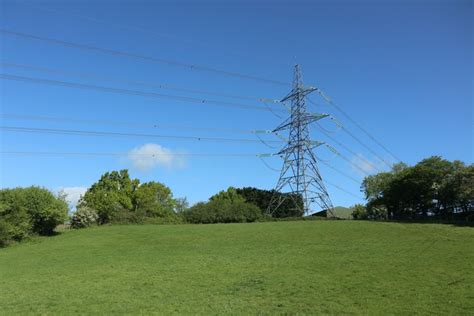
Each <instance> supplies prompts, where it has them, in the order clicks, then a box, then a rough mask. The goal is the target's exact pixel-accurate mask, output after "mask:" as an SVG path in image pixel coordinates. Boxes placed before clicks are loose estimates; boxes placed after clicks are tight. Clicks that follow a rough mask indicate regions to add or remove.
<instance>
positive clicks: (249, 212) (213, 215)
mask: <svg viewBox="0 0 474 316" xmlns="http://www.w3.org/2000/svg"><path fill="white" fill-rule="evenodd" d="M183 215H184V218H185V220H186V221H187V222H189V223H195V224H212V223H244V222H255V221H257V220H258V219H260V218H261V217H262V211H261V210H260V208H258V207H257V206H255V205H253V204H250V203H246V202H245V201H243V200H240V199H237V200H234V201H232V200H230V199H213V200H210V201H209V202H207V203H203V202H200V203H197V204H196V205H194V206H193V207H191V208H189V209H188V210H186V211H184V212H183Z"/></svg>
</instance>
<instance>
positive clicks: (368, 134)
mask: <svg viewBox="0 0 474 316" xmlns="http://www.w3.org/2000/svg"><path fill="white" fill-rule="evenodd" d="M318 92H319V94H320V95H321V96H322V97H323V99H324V100H325V101H326V102H327V103H329V104H330V105H332V106H333V107H335V108H336V110H338V111H339V112H340V113H342V115H344V116H345V117H346V118H347V119H348V120H349V121H351V122H352V124H354V125H355V126H357V128H359V129H360V130H361V131H362V132H363V133H364V134H365V135H367V136H368V137H369V138H370V139H371V140H372V141H373V142H375V143H376V144H377V145H379V146H380V147H381V148H383V149H384V150H385V151H386V152H387V153H389V154H390V155H391V156H392V157H393V158H395V160H397V161H398V162H401V159H399V158H398V157H397V156H395V154H393V152H391V151H390V150H389V149H388V148H387V147H386V146H385V145H384V144H382V143H381V142H380V141H379V140H377V139H376V138H375V137H374V136H372V135H371V134H370V133H369V132H368V131H367V130H366V129H365V128H363V127H362V126H361V125H360V124H359V123H357V122H356V121H355V120H354V119H352V118H351V117H350V115H349V114H348V113H347V112H346V111H344V110H343V109H342V108H341V107H340V106H338V105H337V104H336V103H335V102H334V101H332V100H331V99H330V98H329V97H327V96H326V94H325V93H324V92H322V91H321V90H319V89H318ZM382 161H384V160H383V159H382ZM384 162H385V161H384ZM385 163H386V162H385ZM389 166H390V165H389ZM390 167H391V166H390Z"/></svg>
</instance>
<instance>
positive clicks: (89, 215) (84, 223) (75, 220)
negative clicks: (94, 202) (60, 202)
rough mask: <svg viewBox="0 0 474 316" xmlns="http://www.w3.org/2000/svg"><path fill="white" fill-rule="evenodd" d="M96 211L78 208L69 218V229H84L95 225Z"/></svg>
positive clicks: (83, 207)
mask: <svg viewBox="0 0 474 316" xmlns="http://www.w3.org/2000/svg"><path fill="white" fill-rule="evenodd" d="M98 219H99V215H98V214H97V211H96V210H94V209H92V208H90V207H86V206H82V207H78V208H77V210H76V211H75V212H74V214H73V215H72V217H71V228H74V229H78V228H86V227H90V226H92V225H96V224H97V220H98Z"/></svg>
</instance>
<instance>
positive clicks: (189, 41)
mask: <svg viewBox="0 0 474 316" xmlns="http://www.w3.org/2000/svg"><path fill="white" fill-rule="evenodd" d="M23 5H27V6H30V7H32V8H35V9H36V10H40V11H46V12H53V13H56V14H60V15H68V16H72V17H75V18H78V19H82V20H86V21H91V22H94V23H98V24H102V25H107V26H112V27H117V28H121V29H124V30H129V31H133V32H136V31H138V32H142V33H144V34H148V35H152V36H155V37H159V38H168V39H172V40H176V39H177V40H179V41H180V42H184V43H186V44H192V45H196V44H198V45H199V44H203V42H202V41H201V40H195V39H189V38H184V39H183V38H182V37H180V38H178V37H177V36H173V35H170V34H165V33H158V32H156V31H152V30H150V29H148V28H145V27H140V26H136V25H125V24H119V23H114V22H110V21H105V20H101V19H97V18H95V17H90V16H85V15H79V14H73V13H70V12H65V11H62V10H57V9H51V8H45V7H44V6H43V7H39V6H35V5H32V4H31V3H23ZM226 54H227V55H228V54H229V52H226ZM230 54H231V55H234V56H237V57H239V58H246V59H251V58H253V57H254V56H251V55H248V54H242V53H241V52H238V53H236V52H235V51H231V52H230Z"/></svg>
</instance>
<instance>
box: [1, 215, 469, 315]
mask: <svg viewBox="0 0 474 316" xmlns="http://www.w3.org/2000/svg"><path fill="white" fill-rule="evenodd" d="M473 245H474V229H472V228H469V227H454V226H448V225H429V224H396V223H373V222H359V221H299V222H276V223H255V224H222V225H220V224H219V225H176V226H172V225H169V226H168V225H161V226H160V225H144V226H138V225H137V226H131V225H130V226H110V227H100V228H93V229H85V230H79V231H69V232H66V233H63V234H61V235H59V236H56V237H51V238H42V239H35V240H33V241H31V242H28V243H23V244H18V245H14V246H12V247H9V248H5V249H0V306H1V310H0V314H3V313H5V314H25V313H34V314H72V313H83V314H89V313H97V314H103V313H121V314H123V313H133V314H137V313H144V314H149V313H158V312H160V313H201V314H209V313H211V314H222V313H230V312H232V313H246V314H248V313H251V314H256V313H308V314H314V313H333V314H334V313H335V314H347V313H357V314H367V313H368V314H386V313H390V314H400V313H403V314H412V313H421V314H431V313H435V314H445V313H451V314H472V313H474V294H473V293H474V287H473V284H474V279H473V269H472V263H473V262H474V246H473Z"/></svg>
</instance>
